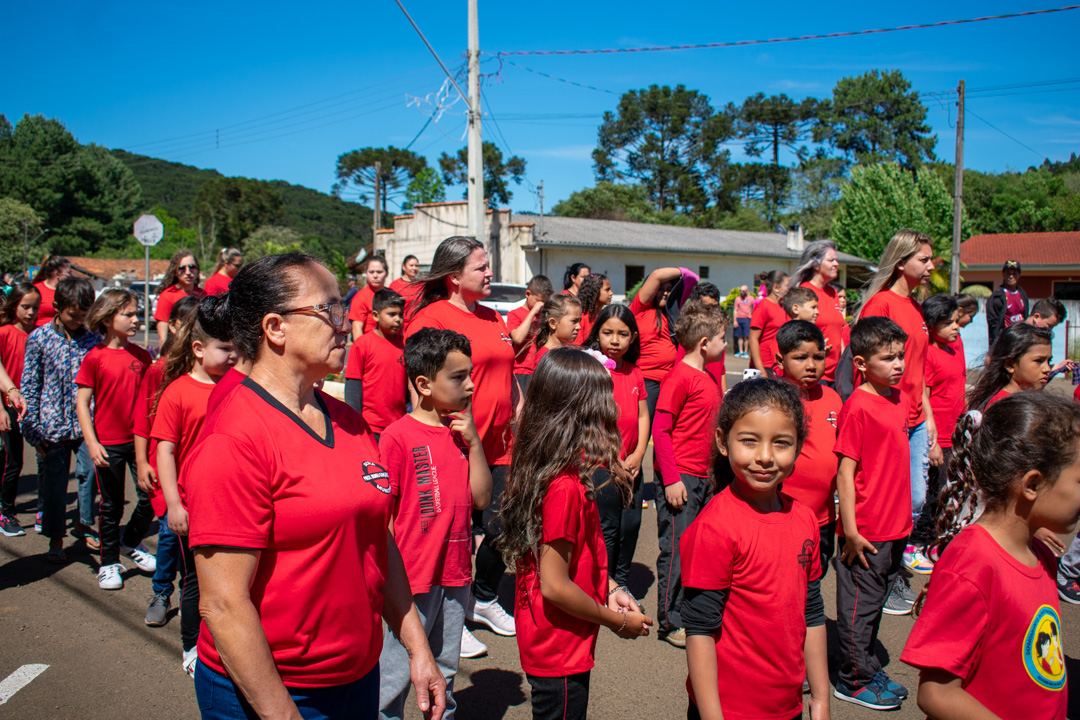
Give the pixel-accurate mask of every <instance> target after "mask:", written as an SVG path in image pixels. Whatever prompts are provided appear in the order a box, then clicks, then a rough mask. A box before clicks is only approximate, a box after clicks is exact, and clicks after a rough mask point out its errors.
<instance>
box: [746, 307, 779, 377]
mask: <svg viewBox="0 0 1080 720" xmlns="http://www.w3.org/2000/svg"><path fill="white" fill-rule="evenodd" d="M787 321H788V316H787V313H786V312H784V308H782V307H780V305H778V304H777V303H774V302H773V301H772V300H770V299H769V298H765V299H764V300H763V301H762V302H761V303H759V304H758V306H757V307H756V308H754V314H753V315H751V316H750V329H754V328H757V329H758V330H760V331H761V339H760V340H759V341H758V343H759V348H760V349H759V352H760V353H761V364H762V365H763V366H764V367H765V369H766V370H768V369H769V368H771V367H772V366H774V365H776V353H778V352H779V351H780V349H779V347H778V346H777V344H776V333H777V331H778V330H779V329H780V326H781V325H783V324H784V323H786V322H787Z"/></svg>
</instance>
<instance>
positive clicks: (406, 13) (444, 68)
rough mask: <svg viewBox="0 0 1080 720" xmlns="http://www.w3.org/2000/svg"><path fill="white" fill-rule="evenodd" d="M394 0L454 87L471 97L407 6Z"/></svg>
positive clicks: (464, 96)
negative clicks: (460, 85) (458, 82)
mask: <svg viewBox="0 0 1080 720" xmlns="http://www.w3.org/2000/svg"><path fill="white" fill-rule="evenodd" d="M394 2H396V3H397V6H398V7H399V8H401V12H403V13H404V14H405V19H406V20H408V21H409V24H410V25H412V26H413V30H415V31H416V34H417V35H419V36H420V39H421V40H423V41H424V45H427V49H428V51H429V52H431V55H432V56H433V57H434V58H435V61H436V62H437V63H439V67H441V68H442V69H443V72H444V73H446V77H448V78H450V82H451V83H453V84H454V89H455V90H457V91H458V95H460V96H461V97H463V98H467V97H469V96H468V95H466V94H465V93H464V92H462V90H461V88H460V87H458V84H457V80H455V79H454V76H453V75H452V74H451V73H450V70H449V69H448V68H447V67H446V64H445V63H444V62H443V61H442V58H440V57H439V54H438V53H437V52H435V48H433V47H431V43H429V42H428V39H427V38H426V37H424V33H423V31H421V30H420V26H419V25H417V24H416V21H415V20H413V19H412V15H410V14H409V11H408V10H406V9H405V6H404V5H402V4H401V0H394Z"/></svg>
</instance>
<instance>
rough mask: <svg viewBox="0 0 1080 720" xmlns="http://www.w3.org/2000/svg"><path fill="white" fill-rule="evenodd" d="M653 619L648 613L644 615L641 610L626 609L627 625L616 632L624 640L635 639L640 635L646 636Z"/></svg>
mask: <svg viewBox="0 0 1080 720" xmlns="http://www.w3.org/2000/svg"><path fill="white" fill-rule="evenodd" d="M652 624H653V620H652V618H651V617H649V616H648V615H642V614H641V613H639V612H634V611H632V610H627V611H626V626H625V627H623V629H622V630H616V631H615V634H616V635H618V636H619V637H621V638H622V639H623V640H633V639H635V638H639V637H645V636H647V635H648V634H649V628H650V627H652Z"/></svg>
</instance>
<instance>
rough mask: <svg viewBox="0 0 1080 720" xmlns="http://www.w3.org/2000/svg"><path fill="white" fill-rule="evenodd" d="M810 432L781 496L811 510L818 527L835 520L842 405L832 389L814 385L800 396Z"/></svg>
mask: <svg viewBox="0 0 1080 720" xmlns="http://www.w3.org/2000/svg"><path fill="white" fill-rule="evenodd" d="M802 396H803V408H805V411H806V419H807V420H808V421H809V423H808V424H809V432H807V434H806V442H804V443H803V447H802V452H800V453H799V458H798V460H796V461H795V469H794V470H793V471H792V473H791V475H790V476H789V477H788V478H787V479H786V480H784V492H785V493H787V494H788V495H790V496H791V497H793V498H795V499H796V500H798V501H799V502H801V503H802V504H803V505H806V506H807V507H808V508H810V509H811V510H812V511H813V512H814V515H815V516H816V517H817V523H818V525H826V524H828V523H831V522H832V521H834V520H836V503H835V502H833V493H835V492H836V467H837V464H838V462H839V461H838V460H837V457H836V453H834V452H833V448H834V447H836V423H837V419H838V418H839V416H840V410H841V408H843V405H844V403H843V402H841V400H840V396H839V395H838V394H837V393H836V391H835V390H833V389H832V388H827V387H825V386H824V385H815V386H814V387H812V388H810V389H809V390H808V391H806V392H804V393H803V394H802Z"/></svg>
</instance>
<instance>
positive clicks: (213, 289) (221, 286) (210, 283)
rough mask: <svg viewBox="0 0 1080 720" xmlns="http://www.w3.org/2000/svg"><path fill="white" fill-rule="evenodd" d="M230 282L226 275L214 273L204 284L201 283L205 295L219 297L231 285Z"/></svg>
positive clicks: (230, 279)
mask: <svg viewBox="0 0 1080 720" xmlns="http://www.w3.org/2000/svg"><path fill="white" fill-rule="evenodd" d="M232 281H233V279H232V278H231V277H229V276H228V275H222V274H221V273H214V274H213V275H211V276H210V277H208V278H206V282H204V283H203V291H204V292H205V293H206V294H207V295H220V294H221V293H223V292H225V291H226V290H228V289H229V285H231V284H232Z"/></svg>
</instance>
